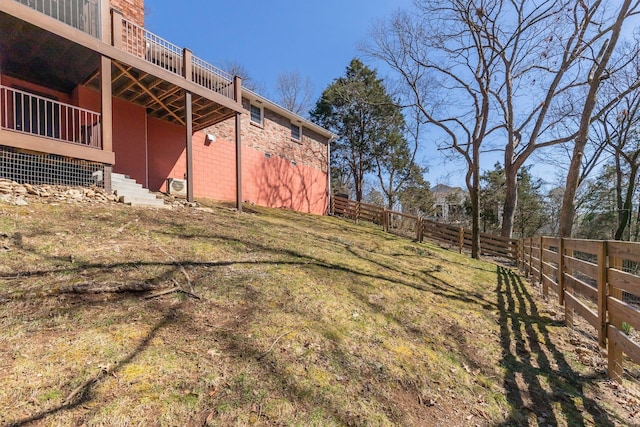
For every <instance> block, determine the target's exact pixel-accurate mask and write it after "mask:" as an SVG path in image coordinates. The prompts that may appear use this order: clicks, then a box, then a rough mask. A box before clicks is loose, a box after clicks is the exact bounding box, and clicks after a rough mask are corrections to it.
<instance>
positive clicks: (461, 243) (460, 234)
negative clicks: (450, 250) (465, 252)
mask: <svg viewBox="0 0 640 427" xmlns="http://www.w3.org/2000/svg"><path fill="white" fill-rule="evenodd" d="M458 240H459V241H458V244H459V245H460V253H462V249H463V248H464V228H462V227H460V231H459V232H458Z"/></svg>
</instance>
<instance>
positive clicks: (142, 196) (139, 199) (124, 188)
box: [98, 173, 171, 208]
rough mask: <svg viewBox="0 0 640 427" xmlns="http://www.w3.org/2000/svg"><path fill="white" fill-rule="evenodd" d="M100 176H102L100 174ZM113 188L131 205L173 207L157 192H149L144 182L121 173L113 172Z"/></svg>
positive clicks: (119, 196) (122, 200)
mask: <svg viewBox="0 0 640 427" xmlns="http://www.w3.org/2000/svg"><path fill="white" fill-rule="evenodd" d="M98 178H100V179H101V178H102V175H101V174H99V176H98ZM111 188H112V189H113V191H114V193H115V194H116V195H117V196H118V199H119V201H120V202H122V203H124V204H127V205H130V206H144V207H155V208H163V207H166V208H171V206H167V205H165V204H164V200H162V199H158V198H157V197H156V196H155V194H152V193H150V192H149V190H148V189H146V188H144V187H143V186H142V184H139V183H137V182H136V181H135V180H134V179H131V178H129V177H128V176H126V175H124V174H120V173H112V174H111Z"/></svg>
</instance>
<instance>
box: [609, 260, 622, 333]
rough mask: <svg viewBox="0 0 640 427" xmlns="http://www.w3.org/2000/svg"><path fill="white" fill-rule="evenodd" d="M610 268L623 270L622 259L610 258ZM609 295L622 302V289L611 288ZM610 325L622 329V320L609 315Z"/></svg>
mask: <svg viewBox="0 0 640 427" xmlns="http://www.w3.org/2000/svg"><path fill="white" fill-rule="evenodd" d="M607 255H608V254H607ZM609 268H615V269H616V270H622V259H621V258H614V257H609ZM609 295H611V296H612V297H613V298H615V299H619V300H620V301H622V289H619V288H614V287H611V288H609ZM609 323H611V324H612V325H613V326H615V327H616V328H618V329H622V319H619V318H617V317H615V316H611V315H609Z"/></svg>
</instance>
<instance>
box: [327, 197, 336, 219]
mask: <svg viewBox="0 0 640 427" xmlns="http://www.w3.org/2000/svg"><path fill="white" fill-rule="evenodd" d="M330 200H331V203H330V205H329V206H330V207H329V213H331V215H335V214H336V198H335V196H331V199H330Z"/></svg>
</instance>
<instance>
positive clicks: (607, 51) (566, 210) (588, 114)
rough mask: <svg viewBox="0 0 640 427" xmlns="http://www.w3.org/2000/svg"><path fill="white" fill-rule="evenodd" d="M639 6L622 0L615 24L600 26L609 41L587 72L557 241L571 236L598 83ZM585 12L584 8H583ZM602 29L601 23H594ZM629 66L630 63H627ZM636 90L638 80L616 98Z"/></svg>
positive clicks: (638, 84) (639, 84) (597, 4)
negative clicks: (586, 85) (621, 35)
mask: <svg viewBox="0 0 640 427" xmlns="http://www.w3.org/2000/svg"><path fill="white" fill-rule="evenodd" d="M594 3H595V4H594V5H593V6H592V8H597V7H599V6H600V2H599V1H596V2H594ZM639 4H640V2H638V1H635V0H634V1H632V0H624V1H623V3H622V5H621V6H620V9H619V11H618V14H617V16H615V20H613V21H612V23H610V24H609V25H604V28H602V30H601V31H600V33H601V37H606V36H608V37H610V39H609V40H608V41H604V42H603V43H602V47H601V50H600V53H599V54H598V55H597V57H596V61H595V62H594V64H593V67H592V68H591V70H590V71H589V75H588V80H587V81H588V93H587V96H586V98H585V99H584V103H583V104H582V114H581V115H580V126H579V128H578V130H577V132H576V136H575V144H574V148H573V155H572V156H571V164H570V165H569V172H568V173H567V181H566V185H565V191H564V198H563V200H562V211H561V212H560V230H559V233H560V237H569V236H571V230H572V228H573V220H574V216H575V206H574V203H575V195H576V192H577V189H578V180H579V177H580V164H581V161H582V155H583V152H584V148H585V146H586V144H587V142H588V140H589V129H590V127H591V123H592V121H593V119H594V117H593V113H594V110H595V108H596V102H597V95H598V89H599V88H600V84H601V82H602V80H604V79H605V78H607V77H608V75H609V74H610V72H609V70H608V66H609V60H610V59H611V56H612V55H613V52H614V49H615V47H616V45H617V43H618V40H619V38H620V33H621V32H622V25H623V24H624V21H625V20H626V19H628V18H629V17H630V16H632V15H635V14H637V10H638V6H639ZM584 10H585V11H589V9H588V8H586V7H585V8H584ZM598 25H599V26H602V25H603V24H602V23H600V22H599V23H598ZM629 62H631V60H629ZM638 86H640V80H639V79H638V78H636V79H635V82H634V83H633V85H632V86H631V87H630V88H629V89H628V90H625V91H622V93H621V94H620V98H621V97H623V96H625V95H626V94H628V93H629V92H631V91H632V90H634V89H636V88H637V87H638ZM620 98H617V99H615V100H612V101H611V103H609V104H608V105H607V106H606V108H605V109H603V110H601V113H600V114H597V115H596V116H599V115H601V114H603V113H604V112H605V111H607V110H608V108H609V107H610V105H614V104H615V103H616V102H617V101H618V100H619V99H620Z"/></svg>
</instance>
